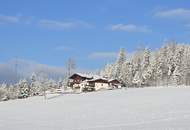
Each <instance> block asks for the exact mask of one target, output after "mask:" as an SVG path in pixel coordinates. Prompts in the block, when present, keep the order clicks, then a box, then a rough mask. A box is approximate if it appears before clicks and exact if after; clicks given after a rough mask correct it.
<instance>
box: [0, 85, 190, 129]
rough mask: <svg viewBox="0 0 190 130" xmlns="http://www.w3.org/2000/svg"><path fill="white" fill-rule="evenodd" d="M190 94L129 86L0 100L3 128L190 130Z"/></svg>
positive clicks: (182, 90) (0, 126)
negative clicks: (108, 89) (127, 87)
mask: <svg viewBox="0 0 190 130" xmlns="http://www.w3.org/2000/svg"><path fill="white" fill-rule="evenodd" d="M189 92H190V88H162V87H159V88H143V89H142V88H138V89H132V88H131V89H127V90H124V89H122V90H110V91H101V92H92V93H82V94H67V95H48V100H44V98H43V97H31V98H28V99H22V100H12V101H7V102H0V115H1V117H0V129H2V130H15V129H20V130H115V129H121V130H126V129H130V130H131V129H146V130H147V129H149V130H152V129H180V128H181V129H190V124H189V122H190V102H189V99H190V94H189Z"/></svg>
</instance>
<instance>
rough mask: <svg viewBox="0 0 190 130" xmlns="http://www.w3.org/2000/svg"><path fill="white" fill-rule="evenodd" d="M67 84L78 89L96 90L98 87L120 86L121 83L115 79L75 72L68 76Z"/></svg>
mask: <svg viewBox="0 0 190 130" xmlns="http://www.w3.org/2000/svg"><path fill="white" fill-rule="evenodd" d="M69 86H70V87H71V88H73V89H79V90H80V91H93V90H95V91H97V90H100V89H109V88H120V87H121V83H120V81H119V80H117V79H108V78H105V77H101V76H98V75H87V74H81V73H75V74H73V75H71V76H70V77H69Z"/></svg>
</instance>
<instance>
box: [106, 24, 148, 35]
mask: <svg viewBox="0 0 190 130" xmlns="http://www.w3.org/2000/svg"><path fill="white" fill-rule="evenodd" d="M110 29H111V30H112V31H126V32H143V33H147V32H151V30H150V29H149V28H148V27H147V26H137V25H134V24H115V25H111V26H110Z"/></svg>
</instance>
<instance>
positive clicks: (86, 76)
mask: <svg viewBox="0 0 190 130" xmlns="http://www.w3.org/2000/svg"><path fill="white" fill-rule="evenodd" d="M75 74H76V75H79V76H81V77H85V78H93V76H92V75H89V74H83V73H74V74H73V75H75ZM73 75H72V76H73ZM72 76H70V77H72Z"/></svg>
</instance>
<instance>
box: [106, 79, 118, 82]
mask: <svg viewBox="0 0 190 130" xmlns="http://www.w3.org/2000/svg"><path fill="white" fill-rule="evenodd" d="M114 80H117V79H109V80H108V82H111V81H114ZM117 81H119V80H117Z"/></svg>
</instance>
